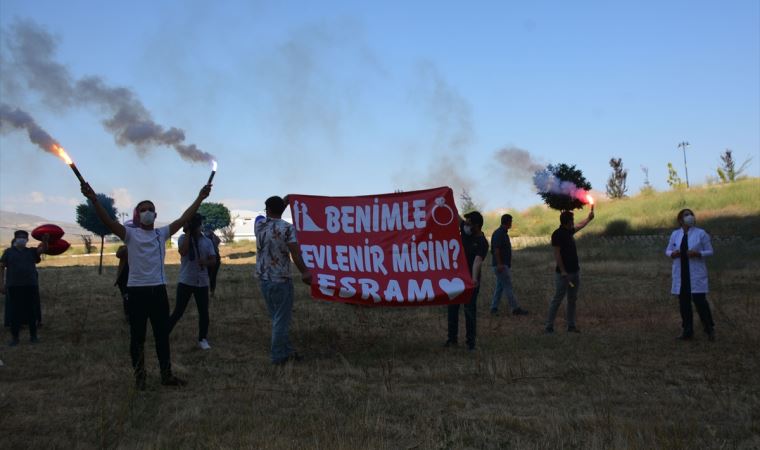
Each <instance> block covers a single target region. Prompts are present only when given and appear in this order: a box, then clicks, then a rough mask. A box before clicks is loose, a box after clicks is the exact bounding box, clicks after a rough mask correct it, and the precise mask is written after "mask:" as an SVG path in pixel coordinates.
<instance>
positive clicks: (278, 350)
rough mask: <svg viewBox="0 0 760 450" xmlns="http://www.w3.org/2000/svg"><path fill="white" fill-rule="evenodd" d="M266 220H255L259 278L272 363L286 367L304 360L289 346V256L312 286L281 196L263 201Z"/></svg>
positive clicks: (290, 282) (290, 285) (257, 272)
mask: <svg viewBox="0 0 760 450" xmlns="http://www.w3.org/2000/svg"><path fill="white" fill-rule="evenodd" d="M264 205H265V207H266V217H263V216H259V217H257V218H256V222H255V225H254V234H255V235H256V276H257V277H258V279H259V283H260V286H261V293H262V295H263V296H264V302H265V303H266V306H267V311H268V312H269V318H270V319H271V320H272V343H271V349H270V356H271V361H272V364H274V365H284V364H285V363H287V362H288V361H289V360H294V361H300V360H301V357H300V356H299V355H298V353H296V351H295V350H294V349H293V347H292V346H291V344H290V337H289V332H290V321H291V318H292V316H293V280H292V278H291V273H290V257H292V258H293V262H294V263H295V264H296V267H297V268H298V270H299V271H300V272H301V280H302V281H303V282H304V283H306V284H311V272H309V269H308V268H307V267H306V265H305V264H304V262H303V260H302V259H301V249H300V247H299V245H298V241H296V230H295V228H294V227H293V225H292V224H290V223H288V222H286V221H284V220H282V213H283V212H284V211H285V207H286V205H287V203H286V201H285V200H284V199H282V198H281V197H278V196H273V197H269V198H268V199H267V200H266V202H264Z"/></svg>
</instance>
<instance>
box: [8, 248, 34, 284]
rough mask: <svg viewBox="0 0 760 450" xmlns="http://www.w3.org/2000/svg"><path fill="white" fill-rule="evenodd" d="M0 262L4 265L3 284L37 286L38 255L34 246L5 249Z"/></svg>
mask: <svg viewBox="0 0 760 450" xmlns="http://www.w3.org/2000/svg"><path fill="white" fill-rule="evenodd" d="M0 262H2V263H3V264H4V265H5V268H6V269H5V285H6V286H9V287H14V286H37V284H38V282H37V267H36V264H37V263H38V262H40V255H39V254H37V249H36V248H30V247H24V248H22V249H20V250H19V249H18V248H17V247H15V246H14V247H10V248H7V249H5V251H4V252H3V256H2V257H0Z"/></svg>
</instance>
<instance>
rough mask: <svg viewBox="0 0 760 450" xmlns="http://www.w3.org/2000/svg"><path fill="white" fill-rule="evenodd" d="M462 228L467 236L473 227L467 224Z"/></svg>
mask: <svg viewBox="0 0 760 450" xmlns="http://www.w3.org/2000/svg"><path fill="white" fill-rule="evenodd" d="M462 229H463V230H464V234H466V235H467V236H469V235H471V234H472V227H471V226H469V225H465V226H464V227H462Z"/></svg>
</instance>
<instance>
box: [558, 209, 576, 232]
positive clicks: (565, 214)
mask: <svg viewBox="0 0 760 450" xmlns="http://www.w3.org/2000/svg"><path fill="white" fill-rule="evenodd" d="M559 224H560V225H562V226H563V227H565V228H573V225H575V214H573V212H572V211H562V214H560V215H559Z"/></svg>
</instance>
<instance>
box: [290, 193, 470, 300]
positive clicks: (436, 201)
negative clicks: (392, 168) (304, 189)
mask: <svg viewBox="0 0 760 450" xmlns="http://www.w3.org/2000/svg"><path fill="white" fill-rule="evenodd" d="M288 201H289V202H290V210H291V212H292V215H293V224H294V225H295V227H296V230H297V236H298V242H299V244H300V245H301V256H302V257H303V260H304V263H305V264H306V266H307V267H308V268H309V269H310V270H311V273H312V282H311V295H312V296H313V297H315V298H321V299H325V300H331V301H336V302H344V303H356V304H361V305H375V306H429V305H450V304H455V303H466V302H467V301H469V299H470V297H471V295H472V290H473V288H474V283H473V281H472V277H471V276H470V271H469V269H468V267H467V260H466V257H465V254H464V248H463V247H462V239H461V236H460V234H459V214H458V213H457V209H456V205H455V204H454V195H453V192H452V191H451V189H450V188H447V187H441V188H436V189H428V190H424V191H414V192H402V193H399V194H382V195H366V196H360V197H320V196H315V195H298V194H292V195H289V196H288Z"/></svg>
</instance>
